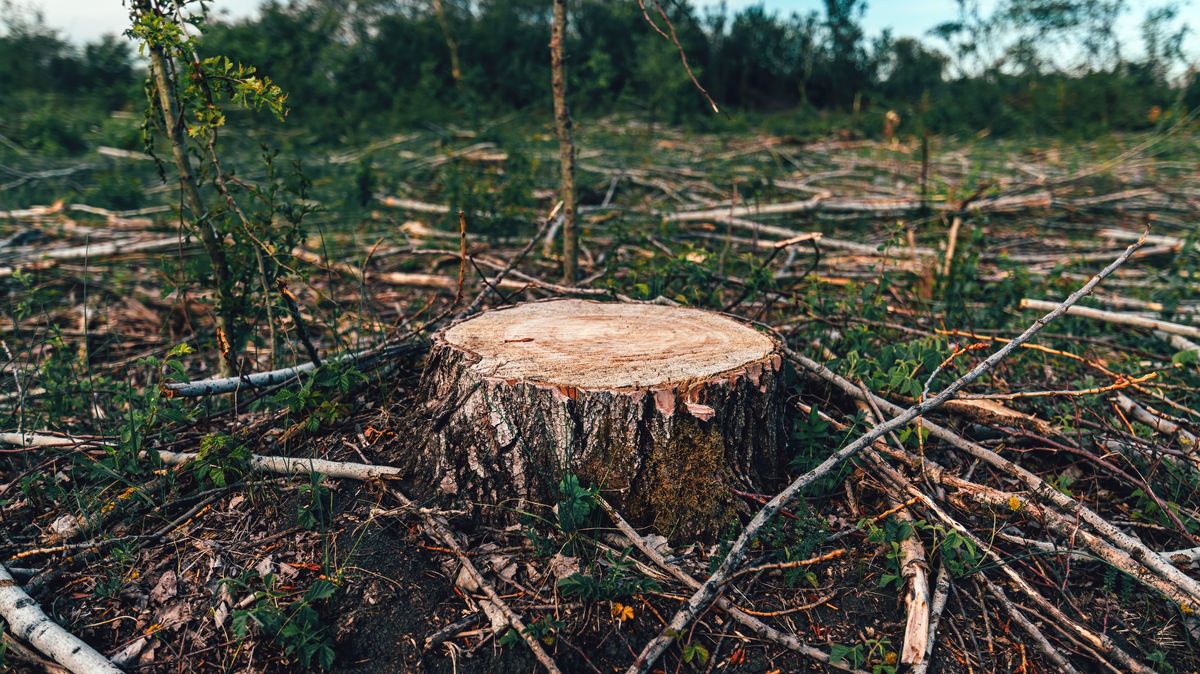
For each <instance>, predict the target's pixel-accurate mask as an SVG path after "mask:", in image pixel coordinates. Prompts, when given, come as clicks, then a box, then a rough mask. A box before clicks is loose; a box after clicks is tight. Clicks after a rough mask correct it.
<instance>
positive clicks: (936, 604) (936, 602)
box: [912, 564, 950, 674]
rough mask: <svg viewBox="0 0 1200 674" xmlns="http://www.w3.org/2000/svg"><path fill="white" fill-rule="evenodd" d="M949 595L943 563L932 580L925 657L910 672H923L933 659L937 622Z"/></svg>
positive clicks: (947, 572)
mask: <svg viewBox="0 0 1200 674" xmlns="http://www.w3.org/2000/svg"><path fill="white" fill-rule="evenodd" d="M949 595H950V572H949V571H948V570H947V569H946V565H945V564H943V565H942V566H941V568H940V569H938V574H937V580H935V581H934V582H933V605H932V606H931V607H930V609H929V637H928V638H927V639H926V640H925V657H923V658H921V661H920V662H918V663H917V664H916V665H915V666H913V668H912V674H925V672H926V671H928V669H929V663H930V662H932V661H933V647H934V646H935V645H936V644H937V628H938V622H940V621H941V619H942V611H944V610H946V599H947V598H948V597H949Z"/></svg>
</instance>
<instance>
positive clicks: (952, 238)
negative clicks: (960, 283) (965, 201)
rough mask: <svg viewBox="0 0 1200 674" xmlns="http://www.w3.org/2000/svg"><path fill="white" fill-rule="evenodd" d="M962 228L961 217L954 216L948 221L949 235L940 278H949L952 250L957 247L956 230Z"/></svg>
mask: <svg viewBox="0 0 1200 674" xmlns="http://www.w3.org/2000/svg"><path fill="white" fill-rule="evenodd" d="M961 226H962V216H959V215H956V216H954V219H953V220H951V221H950V233H949V234H948V235H947V236H946V259H945V260H944V261H943V262H942V276H943V277H948V276H950V268H951V267H952V266H953V265H954V249H955V248H956V247H957V246H958V228H959V227H961Z"/></svg>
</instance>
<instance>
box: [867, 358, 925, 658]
mask: <svg viewBox="0 0 1200 674" xmlns="http://www.w3.org/2000/svg"><path fill="white" fill-rule="evenodd" d="M859 388H860V389H862V390H863V392H864V393H869V389H867V387H866V386H865V385H864V384H863V383H862V382H861V381H860V382H859ZM858 402H859V405H861V406H862V407H863V408H864V411H865V412H866V413H867V417H866V418H867V419H868V420H869V423H870V424H871V425H872V426H874V425H876V424H878V423H879V422H880V421H882V420H883V418H884V417H883V413H882V412H880V411H879V406H878V405H875V404H874V402H873V401H872V400H871V398H870V396H869V395H867V396H866V400H865V401H858ZM888 437H890V438H891V440H892V442H893V443H895V445H896V448H897V449H898V450H899V451H903V450H904V445H903V444H902V443H901V442H900V441H899V440H898V439H897V438H896V436H895V434H892V433H889V434H888ZM876 444H877V445H879V446H886V443H884V442H882V441H880V442H878V443H876ZM867 451H868V452H870V451H871V450H867ZM879 461H882V459H879ZM888 501H889V503H890V504H891V506H892V508H893V509H894V510H896V519H898V520H900V521H903V522H908V523H909V524H910V525H911V524H912V522H913V516H912V513H911V512H910V511H909V510H908V509H907V508H901V507H900V504H901V499H900V497H899V496H893V495H892V493H891V492H890V490H889V494H888ZM912 531H913V533H912V535H910V536H908V537H907V538H905V539H904V540H902V541H900V576H901V577H902V578H903V579H904V613H905V616H906V617H905V620H904V641H903V643H902V645H901V647H900V663H901V664H904V665H919V664H921V662H923V661H924V659H925V651H926V650H928V641H927V640H928V639H929V562H927V561H926V558H925V546H924V545H922V544H921V539H920V538H919V537H918V536H917V535H916V530H915V528H914V529H913V530H912Z"/></svg>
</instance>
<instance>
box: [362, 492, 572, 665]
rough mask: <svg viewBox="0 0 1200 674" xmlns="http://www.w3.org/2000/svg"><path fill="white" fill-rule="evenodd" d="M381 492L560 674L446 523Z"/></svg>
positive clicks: (397, 496) (397, 495)
mask: <svg viewBox="0 0 1200 674" xmlns="http://www.w3.org/2000/svg"><path fill="white" fill-rule="evenodd" d="M384 489H386V490H387V492H388V493H389V494H391V495H392V497H393V498H395V499H396V500H397V501H399V502H400V505H402V506H404V507H405V508H412V509H414V510H415V511H416V512H417V513H418V514H420V515H421V518H422V519H423V520H424V521H425V532H426V533H427V534H428V535H429V536H430V537H432V538H435V539H438V540H440V541H441V542H442V543H443V544H444V545H445V546H446V547H448V548H450V550H452V551H453V552H454V556H455V557H457V558H458V561H459V563H461V564H462V567H463V569H464V570H465V571H466V572H467V575H469V576H471V580H473V581H475V584H476V585H478V586H479V589H481V590H483V593H484V594H486V595H487V598H488V601H490V602H491V603H492V605H493V606H495V607H496V608H497V609H499V610H500V613H501V614H503V616H504V618H505V620H507V621H508V624H509V627H511V628H512V629H514V630H516V631H517V633H518V634H520V635H521V638H522V639H524V640H525V643H526V644H528V646H529V650H531V651H533V657H535V658H537V661H538V662H540V663H541V664H542V667H544V668H545V669H546V671H547V672H549V673H550V674H561V671H560V670H559V669H558V665H556V664H555V663H554V660H553V659H552V658H551V657H550V655H549V654H548V653H546V650H545V649H544V648H542V643H541V642H540V641H538V639H537V638H535V637H534V636H533V635H532V634H530V633H529V631H528V630H527V629H526V627H525V623H524V622H523V621H522V620H521V616H519V615H517V614H516V613H515V612H513V610H512V609H511V608H509V607H508V604H506V603H504V600H503V599H501V598H500V595H499V594H497V593H496V590H495V588H493V587H492V585H491V583H488V582H487V579H486V578H484V576H483V574H482V573H480V572H479V569H478V568H476V567H475V564H474V563H472V562H471V558H470V557H467V555H466V553H464V552H463V549H462V546H461V545H459V543H458V539H457V538H455V536H454V533H453V532H452V531H450V528H449V527H448V526H447V525H446V524H445V522H443V521H442V520H441V519H440V518H438V517H436V516H434V515H433V514H432V513H430V512H429V511H427V510H424V509H419V508H417V507H416V504H415V503H413V502H412V500H410V499H409V498H408V497H407V496H405V495H404V494H402V493H401V492H400V491H399V490H397V489H394V488H392V487H390V486H385V487H384Z"/></svg>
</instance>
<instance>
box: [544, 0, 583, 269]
mask: <svg viewBox="0 0 1200 674" xmlns="http://www.w3.org/2000/svg"><path fill="white" fill-rule="evenodd" d="M566 33H567V2H566V0H554V24H553V26H552V28H551V30H550V85H551V88H552V89H553V95H554V128H555V131H556V132H557V133H558V161H559V165H560V172H561V178H560V182H561V185H560V198H561V199H562V202H563V208H562V213H563V227H562V234H563V282H564V283H566V284H568V285H573V284H574V283H575V279H576V276H577V271H578V264H579V230H578V229H577V228H576V219H577V216H578V209H577V207H576V204H575V139H574V133H573V132H572V129H571V112H570V111H569V110H568V109H567V71H566V65H565V64H564V63H563V51H564V50H563V42H564V40H565V39H566Z"/></svg>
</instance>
